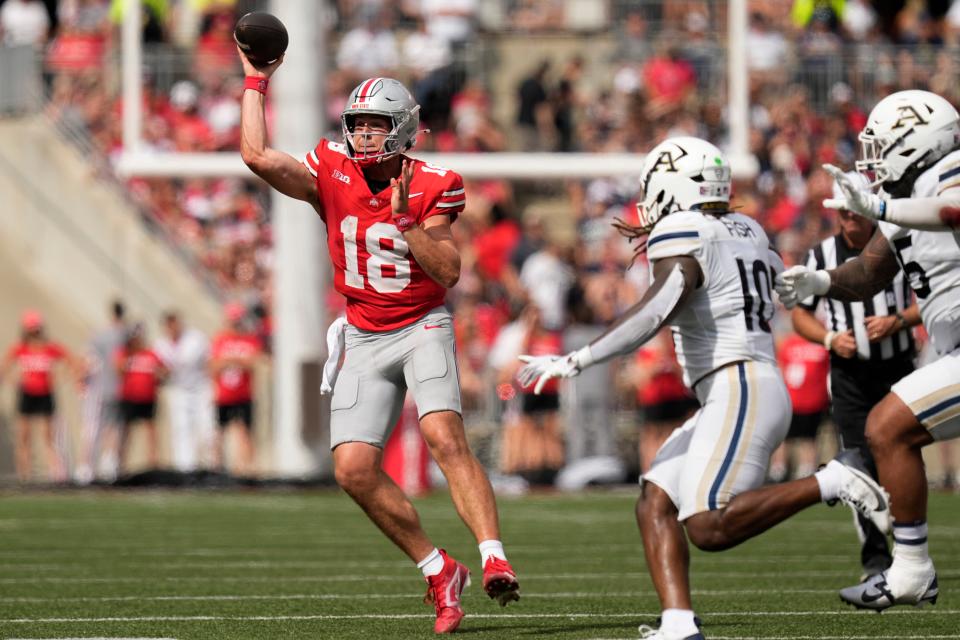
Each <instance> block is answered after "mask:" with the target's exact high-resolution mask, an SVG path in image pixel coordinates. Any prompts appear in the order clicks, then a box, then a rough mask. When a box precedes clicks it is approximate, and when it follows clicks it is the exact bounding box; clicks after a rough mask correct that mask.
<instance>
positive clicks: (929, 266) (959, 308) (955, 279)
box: [879, 151, 960, 355]
mask: <svg viewBox="0 0 960 640" xmlns="http://www.w3.org/2000/svg"><path fill="white" fill-rule="evenodd" d="M911 197H912V198H937V197H939V198H949V197H956V198H960V151H954V152H952V153H950V154H948V155H946V156H944V157H943V158H942V159H941V160H940V161H939V162H937V163H936V164H935V165H933V166H932V167H930V168H929V169H927V170H926V171H924V172H923V173H922V174H920V177H919V178H917V181H916V182H915V183H914V185H913V194H912V196H911ZM879 226H880V231H881V233H883V235H884V237H885V238H886V239H887V242H889V243H890V248H891V249H893V251H894V253H895V255H896V257H897V261H898V262H899V263H900V266H901V268H902V269H903V272H904V274H906V276H907V278H908V279H909V282H910V287H911V288H912V289H913V291H914V293H915V294H916V296H917V302H918V304H919V305H920V316H921V318H922V319H923V326H924V327H925V328H926V330H927V333H928V334H929V335H930V341H931V343H932V344H933V347H934V349H935V350H936V352H937V353H938V354H939V355H943V354H945V353H949V352H951V351H953V350H954V349H956V348H957V347H960V230H953V231H928V230H920V229H909V228H906V227H901V226H899V225H896V224H893V223H890V222H880V223H879Z"/></svg>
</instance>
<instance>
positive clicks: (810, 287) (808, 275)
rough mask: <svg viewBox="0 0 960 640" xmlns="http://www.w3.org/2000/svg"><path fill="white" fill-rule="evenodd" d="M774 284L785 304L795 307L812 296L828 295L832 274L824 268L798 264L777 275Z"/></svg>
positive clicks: (788, 306)
mask: <svg viewBox="0 0 960 640" xmlns="http://www.w3.org/2000/svg"><path fill="white" fill-rule="evenodd" d="M773 286H774V289H776V291H777V296H779V297H780V302H781V303H782V304H783V306H785V307H786V308H787V309H793V308H794V307H795V306H797V304H798V303H799V302H800V301H801V300H806V299H807V298H809V297H810V296H823V295H826V294H827V292H828V291H829V290H830V274H829V273H827V272H826V271H825V270H823V269H820V270H818V271H812V270H810V269H809V268H808V267H806V266H804V265H797V266H795V267H790V268H789V269H787V270H786V271H784V272H783V273H781V274H779V275H777V278H776V280H774V285H773Z"/></svg>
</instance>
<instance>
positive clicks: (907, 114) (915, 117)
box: [892, 104, 927, 129]
mask: <svg viewBox="0 0 960 640" xmlns="http://www.w3.org/2000/svg"><path fill="white" fill-rule="evenodd" d="M897 113H898V114H899V116H898V117H897V121H896V122H895V123H894V125H893V127H892V128H893V129H899V128H900V127H902V126H904V124H905V123H907V122H911V121H912V122H915V123H917V124H927V121H926V120H924V119H923V116H921V115H920V112H918V111H917V110H916V109H915V108H913V105H909V104H903V105H900V106H899V107H897Z"/></svg>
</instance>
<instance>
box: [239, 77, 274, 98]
mask: <svg viewBox="0 0 960 640" xmlns="http://www.w3.org/2000/svg"><path fill="white" fill-rule="evenodd" d="M269 84H270V80H268V79H267V78H258V77H256V76H247V77H245V78H244V79H243V88H244V89H253V90H254V91H259V92H260V93H262V94H263V95H267V85H269Z"/></svg>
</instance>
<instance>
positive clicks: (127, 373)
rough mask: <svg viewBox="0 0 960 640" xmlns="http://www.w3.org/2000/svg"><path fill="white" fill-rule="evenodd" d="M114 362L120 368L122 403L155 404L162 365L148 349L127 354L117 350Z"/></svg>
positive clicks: (157, 357)
mask: <svg viewBox="0 0 960 640" xmlns="http://www.w3.org/2000/svg"><path fill="white" fill-rule="evenodd" d="M116 361H117V363H118V364H119V365H120V366H121V368H122V371H121V374H120V376H121V377H120V399H121V400H122V401H124V402H156V400H157V386H158V384H159V382H160V371H161V370H162V368H163V363H162V362H161V360H160V357H159V356H158V355H157V354H156V353H154V352H153V351H151V350H150V349H140V350H139V351H134V352H133V353H129V352H128V351H127V350H126V349H123V348H121V349H119V350H118V351H117V355H116Z"/></svg>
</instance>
